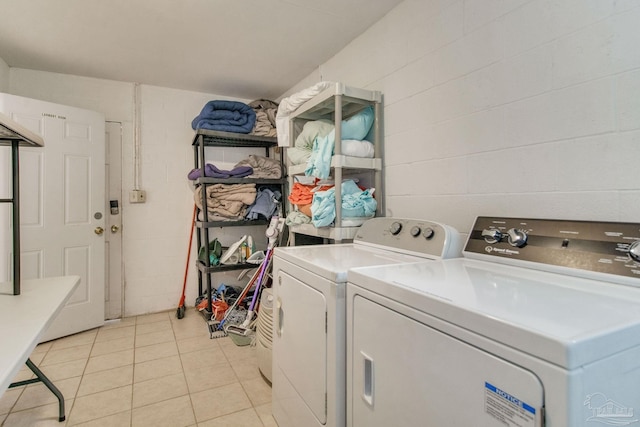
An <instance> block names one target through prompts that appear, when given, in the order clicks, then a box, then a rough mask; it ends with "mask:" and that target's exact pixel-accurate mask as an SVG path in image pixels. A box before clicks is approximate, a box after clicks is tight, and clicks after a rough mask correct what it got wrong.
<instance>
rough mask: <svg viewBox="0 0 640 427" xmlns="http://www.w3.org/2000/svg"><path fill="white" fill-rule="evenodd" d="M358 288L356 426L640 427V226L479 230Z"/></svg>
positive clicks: (529, 223) (378, 273)
mask: <svg viewBox="0 0 640 427" xmlns="http://www.w3.org/2000/svg"><path fill="white" fill-rule="evenodd" d="M348 276H349V278H348V280H349V283H348V285H347V296H346V300H347V373H348V378H347V425H348V426H350V427H382V426H384V427H387V426H389V425H398V426H415V425H428V426H430V427H451V426H453V427H467V426H474V427H504V426H508V427H541V426H548V427H587V426H598V425H616V426H620V425H640V414H639V413H638V409H640V224H631V223H612V222H607V223H601V222H588V221H554V220H537V219H533V220H532V219H515V218H486V217H480V218H478V219H477V220H476V223H475V225H474V228H473V229H472V231H471V232H470V235H469V239H468V241H467V244H466V247H465V250H464V258H459V259H452V260H442V261H438V262H431V263H425V262H422V263H416V264H404V265H396V266H383V267H369V268H356V269H353V270H351V271H350V272H349V275H348Z"/></svg>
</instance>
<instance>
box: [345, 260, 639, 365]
mask: <svg viewBox="0 0 640 427" xmlns="http://www.w3.org/2000/svg"><path fill="white" fill-rule="evenodd" d="M348 280H349V282H350V283H353V284H355V285H358V286H361V287H363V288H366V289H369V290H371V291H373V292H375V293H378V294H380V295H382V296H385V297H388V298H390V299H392V300H395V301H398V302H400V303H402V304H405V305H408V306H410V307H413V308H415V309H417V310H419V311H421V312H424V313H428V314H430V315H432V316H435V317H437V318H440V319H442V320H444V321H446V322H449V323H451V324H454V325H457V326H459V327H462V328H464V329H467V330H469V331H472V332H474V333H476V334H478V335H482V336H484V337H487V338H489V339H492V340H495V341H498V342H500V343H503V344H505V345H507V346H509V347H512V348H516V349H518V350H520V351H523V352H525V353H528V354H531V355H533V356H536V357H539V358H541V359H544V360H547V361H549V362H551V363H553V364H556V365H558V366H562V367H565V368H567V369H574V368H577V367H579V366H582V365H584V364H586V363H590V362H593V361H596V360H599V359H602V358H604V357H607V356H609V355H611V354H615V353H617V352H619V351H622V350H625V349H627V348H631V347H634V346H637V345H640V289H638V288H635V287H629V286H622V285H614V284H611V283H606V282H599V281H596V280H590V279H581V278H576V277H571V276H565V275H561V274H556V273H548V272H541V271H536V270H530V269H526V268H519V267H511V266H504V265H497V264H495V263H489V262H482V261H475V260H469V259H450V260H442V261H435V262H428V263H427V262H421V263H417V264H404V265H396V266H386V267H369V268H358V269H355V270H352V271H351V272H349V276H348ZM356 292H357V291H356Z"/></svg>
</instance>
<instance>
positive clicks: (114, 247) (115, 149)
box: [104, 122, 124, 319]
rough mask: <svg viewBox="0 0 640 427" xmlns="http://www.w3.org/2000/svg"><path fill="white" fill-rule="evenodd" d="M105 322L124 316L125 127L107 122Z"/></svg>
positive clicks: (117, 123)
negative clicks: (123, 202) (123, 164)
mask: <svg viewBox="0 0 640 427" xmlns="http://www.w3.org/2000/svg"><path fill="white" fill-rule="evenodd" d="M105 130H106V133H105V146H106V156H105V159H106V167H105V177H106V194H107V197H106V201H105V203H106V208H105V209H106V210H105V216H106V221H105V224H106V227H105V233H104V236H105V244H106V249H105V250H106V256H107V260H106V268H105V272H106V275H107V277H106V278H105V289H104V292H105V319H118V318H121V317H122V316H123V315H124V292H123V285H124V281H123V277H122V123H119V122H106V125H105Z"/></svg>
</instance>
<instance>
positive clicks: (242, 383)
mask: <svg viewBox="0 0 640 427" xmlns="http://www.w3.org/2000/svg"><path fill="white" fill-rule="evenodd" d="M31 360H32V361H33V362H34V363H35V364H36V365H37V366H38V367H40V369H41V370H42V371H43V372H44V373H45V375H47V376H48V377H49V378H50V379H51V380H52V381H53V382H54V384H55V385H56V386H57V387H58V388H59V389H60V390H61V391H62V393H63V394H64V397H65V405H66V414H67V420H66V421H65V422H58V403H57V400H56V398H55V396H53V394H52V393H51V392H50V391H49V390H48V389H47V388H46V387H45V386H44V385H43V384H41V383H37V384H32V385H28V386H23V387H19V388H14V389H9V390H7V391H6V392H5V393H4V395H3V396H2V398H0V423H1V424H0V425H2V426H5V427H13V426H29V427H32V426H38V427H41V426H47V427H49V426H51V427H59V426H87V427H88V426H91V427H98V426H114V427H123V426H131V427H139V426H153V427H160V426H167V427H180V426H185V427H189V426H198V427H277V424H276V422H275V421H274V419H273V417H272V416H271V387H270V385H269V383H268V382H267V381H266V380H265V379H264V377H263V376H262V375H261V373H260V371H259V369H258V360H257V358H256V348H255V347H251V346H242V347H240V346H236V345H235V344H234V343H233V341H231V339H230V338H228V337H225V338H218V339H210V338H209V332H208V330H207V327H206V323H205V322H204V320H203V319H202V317H201V316H200V315H199V314H198V313H196V312H195V311H193V310H187V313H186V315H185V317H184V318H183V319H177V318H176V316H175V311H171V312H162V313H156V314H150V315H145V316H137V317H131V318H125V319H123V320H122V321H120V322H116V323H110V324H108V325H106V326H103V327H101V328H98V329H93V330H90V331H86V332H82V333H79V334H76V335H72V336H69V337H65V338H61V339H58V340H55V341H51V342H47V343H43V344H40V345H39V346H38V347H36V349H35V350H34V352H33V354H32V355H31ZM30 377H31V371H29V370H28V368H26V367H25V368H24V369H23V370H22V371H21V372H20V373H19V374H18V376H17V377H16V379H15V381H19V380H23V379H27V378H30Z"/></svg>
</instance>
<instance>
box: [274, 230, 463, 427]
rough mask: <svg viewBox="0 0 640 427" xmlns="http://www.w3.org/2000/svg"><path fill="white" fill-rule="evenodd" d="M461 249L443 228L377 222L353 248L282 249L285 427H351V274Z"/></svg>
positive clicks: (278, 358)
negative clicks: (347, 354)
mask: <svg viewBox="0 0 640 427" xmlns="http://www.w3.org/2000/svg"><path fill="white" fill-rule="evenodd" d="M460 243H461V242H460V238H459V234H458V233H457V232H456V231H455V230H454V229H452V228H451V227H448V226H445V225H442V224H438V223H434V222H430V221H422V220H414V219H398V218H373V219H370V220H368V221H366V222H365V223H364V224H363V225H362V226H361V227H360V228H359V230H358V233H357V235H356V236H355V238H354V242H353V243H350V244H336V245H317V246H296V247H287V248H276V249H275V252H274V264H273V268H274V286H273V290H274V297H275V300H276V301H275V302H276V303H275V309H274V334H273V370H272V371H273V372H272V376H273V377H272V408H273V416H274V418H275V420H276V422H277V423H278V425H279V427H313V426H326V427H343V426H344V425H345V422H346V412H345V390H346V377H345V376H346V372H345V364H346V362H345V352H346V349H345V299H344V297H345V286H346V278H347V271H348V270H349V269H351V268H354V267H362V266H374V265H389V264H400V263H410V262H417V261H424V260H437V259H442V258H447V257H452V256H457V255H459V254H460V249H461V248H460V246H461V245H460Z"/></svg>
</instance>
